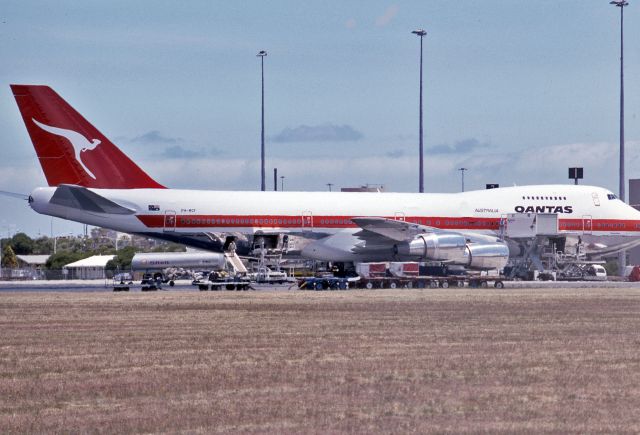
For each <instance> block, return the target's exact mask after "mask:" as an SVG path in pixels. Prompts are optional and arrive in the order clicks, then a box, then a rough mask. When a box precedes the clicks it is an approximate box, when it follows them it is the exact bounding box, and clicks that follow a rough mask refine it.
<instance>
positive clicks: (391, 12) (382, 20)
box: [376, 4, 399, 27]
mask: <svg viewBox="0 0 640 435" xmlns="http://www.w3.org/2000/svg"><path fill="white" fill-rule="evenodd" d="M398 9H399V8H398V5H395V4H394V5H391V6H389V7H388V8H387V9H386V10H385V11H384V14H382V15H380V16H379V17H378V18H376V26H378V27H383V26H386V25H387V24H389V23H390V22H391V20H393V19H394V18H395V16H396V15H397V14H398Z"/></svg>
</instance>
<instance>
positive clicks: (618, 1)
mask: <svg viewBox="0 0 640 435" xmlns="http://www.w3.org/2000/svg"><path fill="white" fill-rule="evenodd" d="M609 4H612V5H614V6H616V7H618V8H620V180H619V182H620V185H619V195H618V196H619V197H620V199H621V200H622V201H624V198H625V188H624V68H623V67H624V7H625V6H628V5H629V2H627V1H625V0H614V1H611V2H609Z"/></svg>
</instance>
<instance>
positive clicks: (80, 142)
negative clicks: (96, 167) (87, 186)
mask: <svg viewBox="0 0 640 435" xmlns="http://www.w3.org/2000/svg"><path fill="white" fill-rule="evenodd" d="M31 120H32V121H33V122H34V123H35V124H36V125H37V126H38V127H40V128H41V129H43V130H44V131H47V132H49V133H51V134H55V135H56V136H62V137H64V138H65V139H67V140H68V141H69V142H70V143H71V145H73V149H74V151H75V155H76V160H77V162H78V163H80V165H81V166H82V167H83V168H84V170H85V171H86V172H87V174H89V176H90V177H91V178H93V179H94V180H95V179H96V177H95V175H93V172H91V170H89V168H87V167H86V166H85V164H84V163H83V162H82V153H84V152H85V151H89V150H92V149H94V148H95V147H97V146H98V145H100V142H101V140H100V139H91V142H89V140H88V139H87V138H86V137H84V136H83V135H81V134H80V133H78V132H77V131H73V130H67V129H64V128H59V127H52V126H50V125H46V124H43V123H41V122H38V121H36V120H35V118H31Z"/></svg>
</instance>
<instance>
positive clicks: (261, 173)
mask: <svg viewBox="0 0 640 435" xmlns="http://www.w3.org/2000/svg"><path fill="white" fill-rule="evenodd" d="M266 55H267V52H266V51H264V50H261V51H260V52H259V53H258V54H257V55H256V56H257V57H259V58H260V71H261V73H262V74H261V75H262V112H261V113H262V118H261V119H262V129H261V133H260V162H261V167H260V175H261V178H260V179H261V184H260V186H261V187H260V190H262V191H263V192H264V191H265V190H266V188H265V181H264V57H265V56H266Z"/></svg>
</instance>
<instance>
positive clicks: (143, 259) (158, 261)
mask: <svg viewBox="0 0 640 435" xmlns="http://www.w3.org/2000/svg"><path fill="white" fill-rule="evenodd" d="M169 267H176V268H177V267H181V268H183V269H202V270H209V271H212V270H222V269H224V268H225V258H224V254H219V253H215V252H144V253H143V252H140V253H137V254H135V255H134V256H133V259H132V260H131V269H133V270H162V269H167V268H169Z"/></svg>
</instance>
